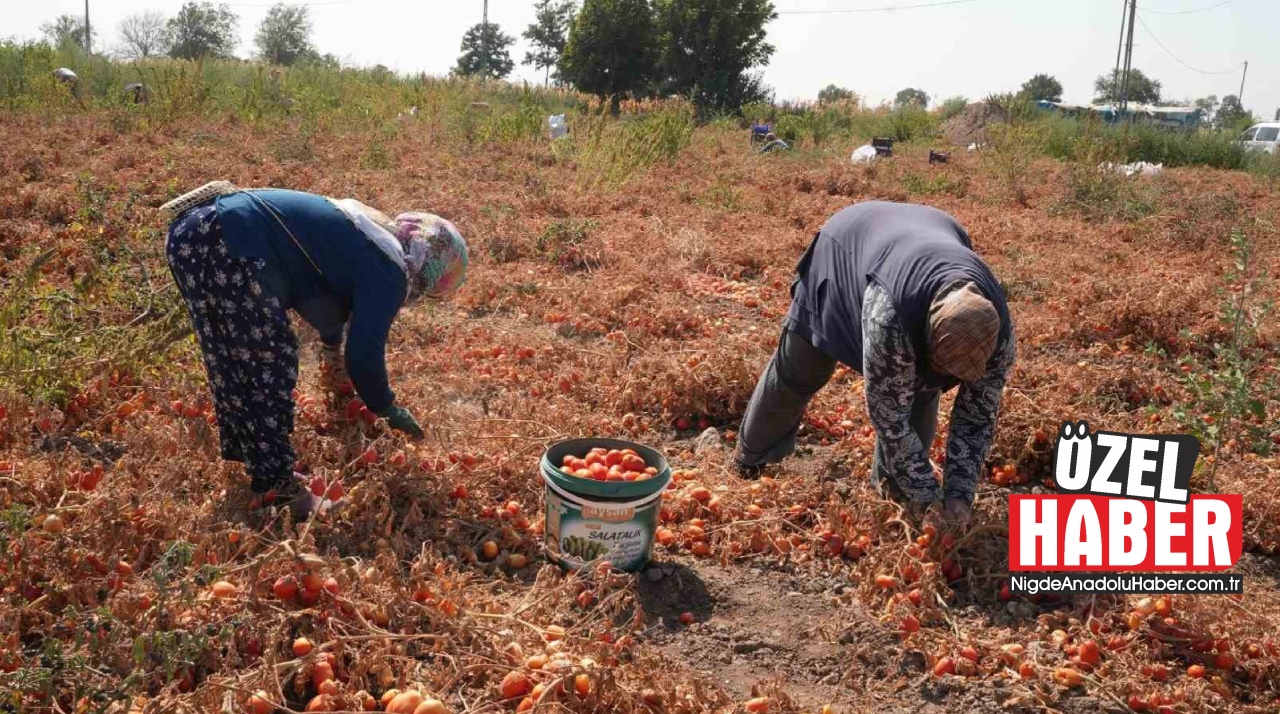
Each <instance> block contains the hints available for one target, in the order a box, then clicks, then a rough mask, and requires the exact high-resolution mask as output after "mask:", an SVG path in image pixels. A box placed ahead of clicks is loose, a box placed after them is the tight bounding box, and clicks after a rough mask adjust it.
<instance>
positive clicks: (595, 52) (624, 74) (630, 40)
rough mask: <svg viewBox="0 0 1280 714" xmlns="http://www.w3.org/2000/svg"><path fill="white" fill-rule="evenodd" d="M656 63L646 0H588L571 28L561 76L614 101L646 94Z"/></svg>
mask: <svg viewBox="0 0 1280 714" xmlns="http://www.w3.org/2000/svg"><path fill="white" fill-rule="evenodd" d="M656 61H657V29H656V24H655V22H654V16H653V8H651V7H650V6H649V0H586V1H585V2H584V3H583V4H582V9H581V10H580V11H578V15H577V16H576V17H575V18H574V19H573V24H572V25H571V26H570V27H569V40H568V41H567V42H566V43H565V46H564V54H563V55H561V57H560V74H561V76H562V77H564V79H565V81H567V82H569V83H571V84H573V86H575V87H577V88H578V89H579V90H581V91H583V92H587V93H589V94H595V95H596V96H600V97H612V98H613V109H614V111H615V112H616V111H617V108H618V100H619V98H620V95H623V94H639V93H647V92H648V91H650V90H651V88H652V86H653V79H654V73H655V71H656Z"/></svg>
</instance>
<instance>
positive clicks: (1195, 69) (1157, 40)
mask: <svg viewBox="0 0 1280 714" xmlns="http://www.w3.org/2000/svg"><path fill="white" fill-rule="evenodd" d="M1138 24H1140V25H1142V29H1143V30H1146V32H1147V35H1148V36H1149V37H1150V38H1151V39H1152V40H1154V41H1155V43H1156V44H1157V45H1159V46H1160V49H1162V50H1164V53H1165V54H1167V55H1169V56H1170V57H1172V58H1173V60H1174V61H1175V62H1177V63H1178V64H1180V65H1182V66H1183V67H1186V68H1187V69H1189V70H1191V71H1192V72H1198V73H1200V74H1205V75H1210V76H1216V75H1221V74H1234V73H1235V71H1236V70H1235V68H1234V67H1232V68H1231V69H1227V70H1223V71H1221V72H1210V71H1208V70H1203V69H1200V68H1199V67H1192V66H1191V65H1189V64H1187V63H1186V62H1183V61H1182V59H1181V58H1179V57H1178V56H1177V55H1175V54H1174V53H1173V51H1172V50H1170V49H1169V48H1168V47H1165V46H1164V43H1163V42H1161V41H1160V38H1159V37H1156V33H1154V32H1152V31H1151V28H1150V27H1147V23H1146V21H1145V20H1143V19H1142V16H1141V15H1139V16H1138Z"/></svg>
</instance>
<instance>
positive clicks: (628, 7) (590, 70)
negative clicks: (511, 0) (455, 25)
mask: <svg viewBox="0 0 1280 714" xmlns="http://www.w3.org/2000/svg"><path fill="white" fill-rule="evenodd" d="M534 10H535V21H534V22H533V24H531V25H529V27H528V28H527V29H526V30H525V31H524V33H523V37H524V38H525V39H526V40H528V41H529V44H530V45H531V47H532V49H531V50H530V51H529V52H528V53H526V54H525V57H524V64H527V65H532V66H534V67H535V68H537V69H539V70H542V71H543V72H544V81H545V82H547V83H550V82H552V81H555V82H556V83H560V84H568V85H571V86H573V87H575V88H576V89H578V90H580V91H583V92H586V93H589V94H595V95H599V96H602V97H612V98H613V99H614V100H615V106H616V101H617V100H618V99H620V98H622V97H627V96H632V97H635V96H671V95H681V96H685V97H688V98H690V99H691V100H693V102H694V103H695V104H696V105H697V106H698V107H700V108H702V109H704V110H714V111H725V110H733V109H737V108H738V107H741V106H742V105H743V104H746V103H749V102H754V101H762V100H767V99H769V98H770V96H771V92H770V91H769V89H768V87H766V86H765V84H764V83H763V81H762V80H761V78H760V75H759V74H758V70H759V68H762V67H764V66H765V65H767V64H768V63H769V59H770V57H772V56H773V53H774V47H773V45H771V44H769V43H768V42H767V41H766V39H765V26H766V25H767V24H768V23H769V22H770V21H771V20H773V19H774V18H776V17H777V13H776V12H775V11H774V7H773V3H772V2H770V0H583V3H582V5H581V7H579V6H578V5H577V4H576V3H575V2H574V0H538V1H537V2H536V3H535V4H534ZM514 43H515V38H514V37H512V36H510V35H508V34H506V33H503V32H502V31H500V30H499V29H497V27H496V26H494V25H492V24H490V25H488V26H485V25H483V24H480V25H476V26H475V27H472V28H471V29H470V30H468V31H467V34H466V36H465V37H464V38H463V41H462V55H461V57H459V58H458V63H457V66H455V67H454V71H455V72H456V73H458V74H463V75H483V76H488V77H494V78H499V79H500V78H504V77H506V76H507V75H509V74H510V73H511V71H512V70H513V69H514V68H515V62H514V61H513V60H512V59H511V57H510V53H509V48H510V47H511V45H512V44H514Z"/></svg>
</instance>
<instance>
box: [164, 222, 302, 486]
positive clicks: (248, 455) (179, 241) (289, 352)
mask: <svg viewBox="0 0 1280 714" xmlns="http://www.w3.org/2000/svg"><path fill="white" fill-rule="evenodd" d="M165 255H166V258H167V259H168V261H169V270H170V271H171V272H172V273H173V279H174V281H175V282H176V283H177V284H178V289H179V291H181V293H182V298H183V300H184V301H185V302H186V303H187V309H188V311H189V312H190V313H191V321H192V323H194V326H195V332H196V339H197V340H198V341H199V343H200V351H201V352H202V353H203V357H204V366H205V370H206V372H207V373H208V378H209V387H210V389H211V390H212V392H213V402H214V408H215V410H216V412H217V418H218V431H219V437H220V442H221V450H222V458H224V459H226V460H228V461H237V462H241V463H243V464H244V465H245V471H246V472H248V474H249V478H250V483H251V487H252V488H253V490H254V491H255V492H257V493H265V492H266V491H269V490H271V489H278V488H281V487H283V486H285V485H286V484H288V483H289V479H291V478H292V474H293V465H294V460H295V457H294V451H293V445H292V444H291V443H290V441H289V437H290V435H291V434H292V432H293V416H294V414H293V412H294V402H293V388H294V385H296V384H297V381H298V342H297V338H296V337H295V335H294V334H293V330H292V329H291V328H290V327H289V315H288V312H287V311H286V310H285V308H284V307H283V306H282V305H281V304H280V301H279V300H278V299H276V298H275V297H274V296H272V295H271V294H270V293H269V292H268V291H266V290H264V288H263V286H262V283H261V281H260V280H259V275H260V273H261V271H262V269H263V268H264V263H263V261H261V260H256V259H247V258H240V257H237V256H235V255H232V254H231V253H230V252H229V251H228V250H227V247H226V245H225V244H224V243H223V241H222V229H221V226H220V225H219V222H218V211H217V209H216V208H215V207H214V206H213V205H206V206H198V207H196V208H192V209H190V210H188V211H187V212H185V213H183V214H182V215H181V216H179V217H178V218H177V219H176V220H175V221H174V222H173V224H172V225H171V226H170V227H169V238H168V241H167V243H166V245H165Z"/></svg>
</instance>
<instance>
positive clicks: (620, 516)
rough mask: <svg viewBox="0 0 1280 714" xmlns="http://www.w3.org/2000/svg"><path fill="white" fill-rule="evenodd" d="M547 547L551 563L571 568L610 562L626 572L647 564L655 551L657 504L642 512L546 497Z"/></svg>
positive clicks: (650, 505)
mask: <svg viewBox="0 0 1280 714" xmlns="http://www.w3.org/2000/svg"><path fill="white" fill-rule="evenodd" d="M546 498H547V500H546V504H547V507H546V508H547V513H546V547H547V555H548V556H549V557H550V558H551V559H552V560H557V561H560V562H561V563H562V564H563V565H565V566H567V567H570V568H577V567H581V566H582V565H583V564H584V563H589V562H591V561H594V560H601V559H607V560H609V561H610V562H611V563H612V564H613V566H614V567H616V568H620V569H623V570H630V569H633V568H637V569H638V568H640V567H643V565H644V564H645V563H646V562H648V560H649V556H650V553H651V551H652V547H653V533H654V529H655V526H656V523H657V510H658V503H657V501H655V502H654V503H652V504H649V505H647V506H643V507H641V508H625V509H617V508H608V507H607V505H606V504H585V503H584V504H578V503H573V502H572V501H566V500H564V499H562V498H560V497H559V496H557V495H556V494H554V493H551V492H548V493H547V495H546Z"/></svg>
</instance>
